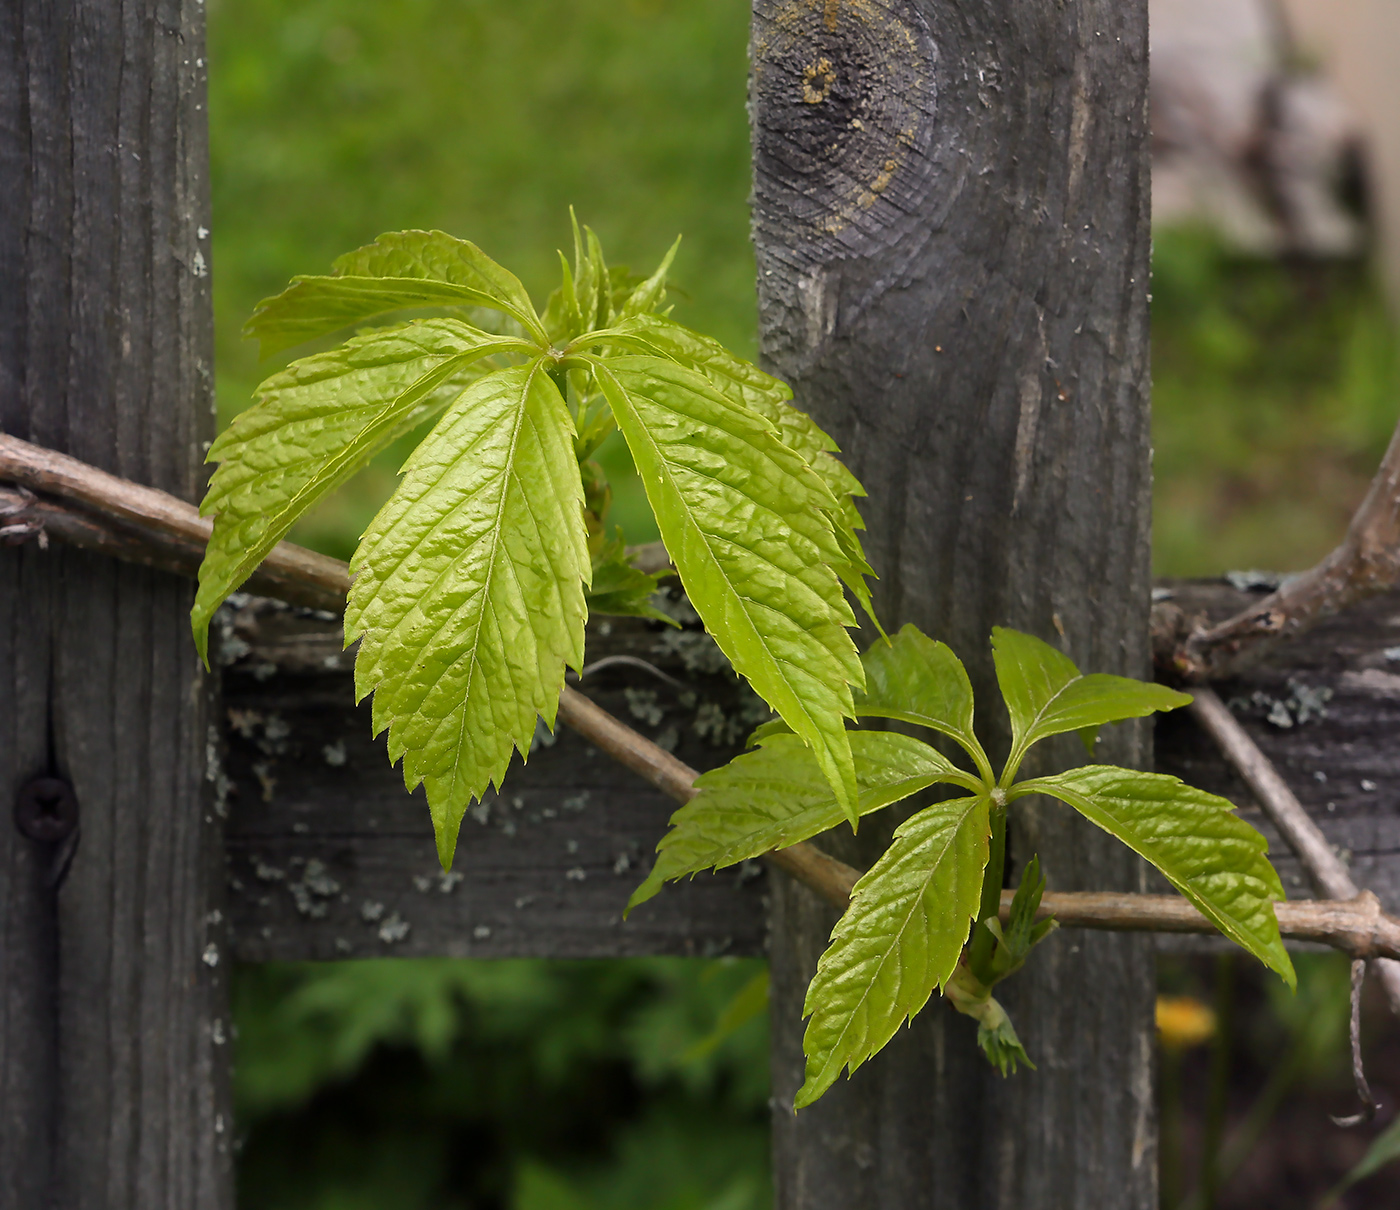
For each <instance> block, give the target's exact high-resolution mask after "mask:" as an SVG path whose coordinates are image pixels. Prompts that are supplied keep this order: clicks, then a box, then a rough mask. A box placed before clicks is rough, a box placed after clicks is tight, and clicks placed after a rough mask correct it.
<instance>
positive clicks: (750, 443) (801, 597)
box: [595, 355, 864, 823]
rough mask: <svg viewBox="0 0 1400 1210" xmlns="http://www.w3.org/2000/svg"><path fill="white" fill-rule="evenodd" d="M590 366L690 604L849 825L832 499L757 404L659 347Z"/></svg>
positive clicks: (850, 785)
mask: <svg viewBox="0 0 1400 1210" xmlns="http://www.w3.org/2000/svg"><path fill="white" fill-rule="evenodd" d="M595 373H596V374H597V377H598V382H599V385H600V387H601V388H602V392H603V395H604V397H605V398H606V399H607V401H608V403H609V404H610V405H611V407H612V410H613V415H614V416H615V417H616V418H617V424H618V428H620V429H621V430H622V434H623V436H624V437H626V439H627V444H628V446H629V447H630V448H631V450H632V458H633V461H634V462H635V463H636V465H637V471H638V473H639V474H640V475H641V477H642V482H643V483H644V484H645V485H646V489H647V498H648V499H649V500H650V501H651V507H652V511H653V512H654V513H655V514H656V522H657V525H658V526H660V529H661V536H662V538H663V540H664V541H665V543H666V550H667V552H668V553H669V554H670V556H671V558H672V559H673V560H674V561H675V564H676V569H677V570H678V571H679V573H680V577H681V583H682V584H683V585H684V586H685V590H686V594H687V596H689V598H690V603H691V604H692V605H693V606H694V607H695V611H696V612H697V613H698V614H699V615H700V617H701V619H702V620H703V621H704V623H705V627H706V629H707V630H709V632H710V634H712V635H713V636H714V639H715V642H716V643H718V644H719V647H720V650H721V651H723V652H724V654H725V655H727V656H728V657H729V660H730V662H731V663H732V664H733V665H734V667H735V668H736V669H737V670H738V671H740V672H741V673H743V675H744V676H745V677H747V678H748V680H749V683H750V684H751V685H752V686H753V687H754V689H755V690H756V691H757V692H758V693H759V694H760V695H761V696H762V697H763V699H764V700H765V701H766V702H767V703H768V704H769V705H770V706H771V707H773V709H774V710H776V711H777V712H778V714H780V715H781V716H782V718H783V719H784V721H785V722H787V723H788V725H789V726H791V727H792V729H793V730H794V731H795V732H796V733H797V734H798V735H800V736H801V737H802V738H803V739H804V740H805V741H806V742H807V743H808V744H810V745H811V746H812V749H813V751H814V752H815V753H816V757H817V763H818V764H819V765H820V766H821V768H822V772H823V773H824V774H825V775H826V777H827V778H828V779H829V780H830V781H831V783H832V785H833V786H834V787H835V789H836V795H837V800H838V801H839V802H840V804H841V807H842V810H843V811H845V813H846V816H847V818H848V819H850V820H851V822H852V823H854V822H855V820H856V818H857V815H856V785H855V768H854V765H853V763H852V758H851V748H850V743H849V741H848V739H847V737H846V728H845V722H844V719H845V717H846V716H849V715H850V714H851V713H852V709H853V708H852V705H851V690H850V685H852V684H855V685H860V684H862V683H863V681H864V676H863V674H862V670H861V664H860V658H859V656H858V655H857V654H856V649H855V644H853V643H852V642H851V638H850V635H848V634H847V633H846V627H847V626H853V625H854V624H855V617H854V615H853V614H852V613H851V610H850V607H849V606H848V605H847V604H846V601H845V598H844V596H843V595H842V592H841V582H840V580H839V579H838V578H837V576H836V574H835V572H834V571H833V570H832V567H831V564H832V563H835V562H840V561H841V559H842V552H841V548H840V546H839V545H838V544H837V542H836V539H835V535H834V534H833V532H832V525H831V520H830V516H829V511H828V510H830V509H832V508H834V507H835V500H834V498H833V497H832V495H831V493H830V492H829V491H828V490H827V489H826V487H825V485H824V484H823V483H822V481H821V479H820V478H818V476H817V475H816V474H815V473H814V472H813V471H812V469H811V467H810V466H809V465H808V463H807V462H806V461H804V460H803V458H802V457H801V455H799V454H797V453H795V452H794V451H792V450H791V449H789V448H788V447H787V446H785V445H784V444H783V443H782V442H781V441H780V440H779V439H778V435H777V433H776V432H775V430H774V428H773V426H772V425H771V424H769V423H768V422H767V421H765V420H764V419H763V417H761V416H759V415H758V413H756V412H754V411H751V410H750V409H748V408H745V407H743V406H742V405H741V404H737V403H735V402H734V401H732V400H731V399H728V398H726V396H724V395H722V394H721V393H720V392H719V391H717V390H715V389H714V387H712V386H711V385H710V383H709V381H708V380H707V379H706V378H704V377H703V376H702V375H701V374H699V373H698V372H697V371H695V370H691V369H688V368H686V367H685V366H682V365H680V364H679V363H677V362H674V361H669V360H665V359H663V358H660V357H647V356H638V355H629V356H622V357H613V358H609V359H607V360H601V359H600V360H599V361H598V362H596V363H595Z"/></svg>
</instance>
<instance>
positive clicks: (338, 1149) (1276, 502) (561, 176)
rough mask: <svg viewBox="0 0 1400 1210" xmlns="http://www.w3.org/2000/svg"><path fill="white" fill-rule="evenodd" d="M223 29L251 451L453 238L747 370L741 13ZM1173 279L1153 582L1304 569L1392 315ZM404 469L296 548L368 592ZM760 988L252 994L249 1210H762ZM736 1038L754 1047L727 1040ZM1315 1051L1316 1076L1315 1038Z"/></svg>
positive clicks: (362, 490) (265, 16)
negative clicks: (574, 213) (318, 333)
mask: <svg viewBox="0 0 1400 1210" xmlns="http://www.w3.org/2000/svg"><path fill="white" fill-rule="evenodd" d="M208 10H209V16H210V23H209V61H210V121H211V140H212V151H213V190H214V230H213V248H214V290H215V313H216V325H217V357H218V363H217V364H218V399H219V408H220V414H221V417H222V418H223V419H224V421H225V422H226V421H227V419H228V418H229V417H230V416H232V415H233V414H234V413H236V412H237V411H239V410H240V409H241V408H243V407H244V406H246V405H247V403H248V401H249V399H250V395H251V392H252V389H253V388H254V386H255V385H256V384H257V382H258V381H260V380H261V379H262V378H263V377H265V376H266V375H267V374H268V373H270V372H271V371H272V370H273V369H275V368H277V367H278V365H279V364H280V363H279V362H277V361H269V362H265V363H262V364H259V362H258V360H257V354H256V350H255V347H254V346H253V344H252V343H251V342H246V341H243V340H242V339H241V338H240V335H239V329H240V327H241V325H242V323H243V321H244V319H246V318H247V316H248V315H249V313H250V312H251V311H252V309H253V307H254V305H255V304H256V302H257V301H258V300H259V299H260V298H262V297H265V296H266V295H269V294H272V293H274V292H276V291H277V290H279V289H281V288H282V286H283V285H285V283H286V281H287V279H288V278H289V277H291V276H292V275H293V274H295V273H299V272H321V271H324V270H325V269H326V268H327V267H328V266H329V264H330V262H331V261H332V260H333V259H334V258H335V257H336V256H337V255H339V254H340V253H341V252H344V251H346V250H348V249H350V248H352V247H355V246H357V245H359V244H362V243H365V242H368V241H369V240H371V239H373V238H374V237H375V236H376V235H378V234H379V233H380V232H382V231H385V230H391V229H396V228H404V227H440V228H442V229H444V230H447V231H450V232H452V233H453V234H456V235H461V236H465V237H467V238H470V239H473V240H475V241H476V242H478V243H479V244H481V245H482V247H483V248H485V249H486V251H487V252H488V253H490V254H492V255H493V256H496V257H497V258H499V259H500V260H502V261H503V262H504V263H506V264H508V265H509V266H510V267H511V268H512V269H515V270H516V271H517V272H518V273H519V274H520V275H521V276H522V278H523V279H524V281H525V283H526V285H527V286H528V287H529V288H530V289H531V290H532V291H533V292H535V293H536V295H537V297H540V298H541V300H542V296H543V294H544V292H545V290H546V289H547V288H548V287H549V285H550V284H552V282H553V280H554V278H555V276H556V274H557V262H556V261H555V260H554V249H555V248H557V247H562V246H566V244H567V236H568V206H569V205H570V204H572V205H574V206H575V207H577V209H578V213H579V215H580V218H581V219H583V220H584V221H586V222H588V223H590V224H591V225H593V226H594V227H595V228H596V229H597V230H598V232H599V235H600V236H601V237H602V240H603V243H604V245H605V246H606V247H607V249H608V251H609V255H610V256H611V257H614V258H616V259H619V260H622V261H628V260H630V261H632V262H633V263H634V264H636V265H642V266H647V265H651V264H652V263H654V262H655V261H656V259H657V258H658V257H659V256H660V255H661V253H662V252H663V251H664V250H665V248H666V247H667V246H668V245H669V243H670V241H671V239H672V238H674V236H675V234H676V233H678V232H680V233H684V236H685V242H684V243H683V245H682V250H681V254H680V257H679V259H678V261H677V264H676V269H675V280H676V282H677V283H678V285H679V287H680V293H679V303H678V306H677V312H676V314H677V318H679V319H681V320H682V321H683V322H686V323H689V324H691V325H692V326H695V327H697V328H700V329H702V330H704V331H707V332H709V333H711V334H713V335H714V336H716V337H718V338H719V339H721V340H722V341H724V342H725V343H726V344H727V345H729V346H730V347H731V348H734V349H736V350H737V351H739V352H741V353H744V354H746V355H750V356H751V355H752V354H753V353H754V351H755V332H754V323H755V310H754V291H753V257H752V253H751V251H750V248H749V245H748V213H747V207H746V204H745V199H746V197H747V194H748V189H749V141H748V129H747V121H746V116H745V111H744V100H745V89H746V61H745V47H746V42H747V36H748V12H749V4H748V2H747V0H685V2H682V0H509V2H507V0H297V2H296V3H293V2H292V0H208ZM1154 266H1155V282H1154V294H1155V301H1154V307H1153V321H1154V338H1153V355H1154V392H1155V421H1154V423H1155V433H1156V445H1157V456H1156V458H1157V460H1156V475H1157V489H1156V490H1157V508H1156V550H1155V559H1156V565H1157V570H1158V572H1159V573H1161V574H1173V575H1197V574H1207V573H1212V572H1217V571H1221V570H1224V569H1226V568H1229V567H1239V566H1260V567H1271V568H1276V569H1280V570H1284V569H1289V568H1293V567H1299V566H1303V565H1306V564H1307V563H1308V562H1310V561H1312V560H1313V559H1315V558H1316V557H1317V556H1318V555H1319V554H1321V553H1322V552H1323V551H1324V550H1326V549H1327V548H1328V547H1329V546H1331V545H1332V544H1333V543H1334V542H1335V541H1336V539H1337V537H1338V536H1339V535H1340V533H1341V531H1342V528H1343V527H1344V525H1345V522H1346V518H1347V515H1348V514H1349V512H1350V510H1351V508H1352V507H1353V506H1354V504H1355V503H1356V501H1357V500H1358V499H1359V498H1360V495H1361V493H1362V492H1363V491H1364V489H1365V486H1366V483H1367V481H1368V480H1369V478H1370V475H1371V473H1372V470H1373V469H1374V466H1375V462H1376V460H1377V459H1378V458H1379V456H1380V453H1381V451H1382V449H1383V447H1384V444H1385V441H1386V439H1387V437H1388V435H1389V433H1390V430H1391V427H1392V426H1393V424H1394V422H1395V417H1396V414H1397V411H1400V365H1397V356H1396V352H1395V346H1394V340H1393V330H1392V328H1391V326H1390V324H1389V322H1388V320H1387V317H1386V314H1385V309H1384V307H1383V305H1382V303H1381V300H1380V297H1379V294H1378V292H1377V291H1376V289H1375V287H1374V285H1373V283H1372V282H1371V280H1370V277H1369V275H1368V274H1367V272H1366V271H1365V270H1364V269H1363V268H1362V267H1360V266H1357V265H1318V264H1311V265H1305V264H1275V263H1265V262H1257V261H1256V262H1249V261H1243V260H1240V259H1239V258H1236V257H1232V256H1231V255H1230V254H1228V253H1227V252H1225V251H1224V250H1223V249H1222V248H1221V247H1220V246H1219V244H1218V243H1217V242H1216V241H1215V240H1213V239H1212V238H1211V237H1209V236H1208V235H1204V234H1202V233H1199V232H1191V231H1182V232H1169V233H1165V234H1159V235H1158V237H1157V242H1156V249H1155V259H1154ZM411 444H412V441H411V439H410V440H409V441H406V442H405V443H403V444H402V446H401V447H400V448H399V449H397V450H394V451H390V452H389V453H388V454H387V455H385V456H383V457H381V458H380V459H379V460H378V461H377V462H376V463H374V464H373V465H371V466H370V467H369V468H367V469H366V471H365V472H363V473H362V474H361V475H360V477H359V478H358V479H357V480H356V481H355V482H354V483H353V484H352V486H351V488H350V489H349V490H347V491H345V492H342V493H341V494H340V496H339V498H338V499H336V500H333V501H331V502H329V503H328V504H327V505H325V506H324V507H322V508H321V509H319V510H318V511H317V512H316V513H315V514H314V515H313V516H311V517H310V518H308V519H307V520H306V521H305V522H304V523H303V524H302V525H301V526H300V527H299V529H298V530H297V532H296V534H295V537H296V539H297V540H298V541H302V542H305V543H308V544H310V545H312V546H315V547H317V548H319V549H322V550H325V551H327V552H328V553H332V554H336V555H339V556H341V557H347V556H348V554H349V553H350V550H351V549H352V548H353V545H354V542H355V540H356V538H357V536H358V534H359V532H360V530H361V529H362V528H363V527H364V525H365V524H366V523H367V522H368V521H369V519H370V518H371V517H372V516H373V514H374V512H375V511H376V510H377V508H378V506H379V504H380V502H381V501H382V500H383V499H384V498H385V497H386V496H387V495H388V493H389V490H390V487H391V484H392V479H393V475H394V472H395V469H396V467H397V465H398V462H399V461H401V459H402V457H403V455H404V453H405V452H406V450H407V449H408V448H409V447H410V446H411ZM603 461H604V463H605V467H606V469H607V472H608V474H609V477H610V478H611V479H612V481H613V486H614V490H615V497H616V504H615V506H614V512H613V515H612V520H614V521H617V522H620V523H621V524H622V525H623V527H624V530H625V532H626V534H627V537H628V539H629V540H630V541H634V542H636V541H646V540H649V539H650V538H652V537H654V536H655V528H654V522H653V521H652V519H651V517H650V513H649V511H648V509H647V507H646V503H645V500H644V498H643V497H642V496H641V493H640V490H639V488H638V485H637V483H636V479H635V475H634V474H632V473H631V471H630V466H629V465H628V462H627V456H626V453H625V450H624V449H623V448H622V447H621V444H620V443H617V442H614V443H612V444H610V445H609V446H608V447H607V448H606V449H605V450H604V452H603ZM1329 969H1330V968H1329ZM758 970H759V968H758V967H757V966H756V964H753V963H723V962H722V963H718V964H716V963H704V962H699V961H693V962H680V961H667V960H648V961H641V960H637V961H627V962H618V963H572V964H547V963H540V962H528V961H516V962H483V963H463V962H449V961H440V962H420V961H406V960H394V961H392V962H372V963H345V964H336V965H327V966H323V967H318V966H312V965H306V966H297V967H263V968H247V969H242V970H239V971H238V972H237V973H236V978H235V995H236V1020H237V1025H238V1029H239V1043H238V1065H237V1073H236V1094H237V1108H238V1122H239V1131H240V1138H241V1140H242V1143H243V1151H242V1157H241V1161H240V1191H241V1204H242V1205H245V1206H256V1207H259V1208H260V1210H264V1208H265V1210H282V1208H283V1207H287V1208H290V1207H293V1206H295V1207H296V1208H297V1210H391V1208H392V1210H418V1208H419V1207H422V1208H424V1210H427V1208H428V1207H432V1208H433V1210H452V1208H454V1207H459V1206H460V1207H466V1206H472V1207H500V1208H501V1210H505V1208H506V1207H510V1208H511V1210H584V1208H586V1210H593V1208H594V1207H609V1208H617V1210H629V1208H632V1207H636V1208H638V1210H643V1208H645V1210H651V1208H656V1210H662V1208H666V1210H682V1208H685V1210H689V1208H692V1207H693V1208H696V1210H700V1208H707V1210H748V1208H749V1207H760V1206H764V1205H767V1204H768V1201H769V1194H768V1191H767V1167H766V1164H767V1158H766V1151H767V1108H766V1097H767V1061H766V1054H767V1043H766V1017H765V1015H764V1014H762V1013H759V1014H758V1015H757V1016H754V1017H747V1018H746V1017H745V1011H746V1010H747V1008H748V1007H751V1005H752V1003H754V1002H758V1001H760V1000H761V997H759V996H758V995H757V993H756V990H755V989H756V987H757V984H756V983H755V977H756V974H757V972H758ZM1333 973H1335V972H1333ZM1318 974H1319V977H1321V972H1320V971H1319V973H1318ZM1324 982H1326V980H1324ZM1333 998H1334V999H1335V997H1333ZM1305 1002H1308V1001H1305V998H1301V997H1300V999H1299V1001H1297V1002H1291V1001H1290V1002H1281V1003H1280V1004H1279V1005H1277V1006H1275V1008H1274V1018H1275V1019H1276V1021H1277V1022H1278V1024H1277V1026H1276V1027H1272V1028H1275V1029H1276V1032H1277V1036H1275V1037H1273V1040H1272V1042H1270V1041H1269V1037H1268V1036H1267V1034H1266V1035H1261V1037H1262V1038H1263V1040H1264V1041H1263V1044H1266V1045H1272V1046H1275V1047H1286V1046H1290V1045H1291V1046H1292V1047H1293V1048H1294V1051H1295V1052H1296V1053H1297V1054H1298V1055H1299V1056H1300V1057H1299V1058H1298V1060H1297V1061H1298V1063H1299V1064H1300V1065H1301V1068H1300V1070H1301V1069H1306V1070H1307V1071H1308V1072H1312V1071H1313V1070H1314V1059H1315V1058H1316V1059H1317V1060H1318V1061H1319V1063H1321V1060H1322V1057H1323V1056H1322V1052H1323V1051H1325V1052H1326V1056H1327V1058H1326V1062H1325V1063H1321V1066H1327V1065H1332V1067H1331V1068H1330V1069H1331V1070H1335V1057H1336V1056H1335V1054H1334V1053H1333V1052H1334V1051H1335V1049H1336V1045H1337V1044H1336V1042H1335V1039H1334V1034H1335V1032H1336V1031H1335V1026H1334V1022H1333V1018H1334V1017H1335V1012H1332V1011H1329V1012H1328V1013H1327V1014H1324V1015H1323V1016H1322V1017H1312V1016H1308V1015H1307V1014H1305V1016H1304V1018H1303V1019H1295V1018H1297V1012H1296V1011H1295V1010H1294V1009H1293V1008H1291V1007H1290V1005H1292V1004H1297V1005H1302V1004H1304V1003H1305ZM726 1010H728V1011H727V1012H726ZM726 1016H727V1017H728V1018H729V1024H730V1025H732V1026H733V1028H732V1029H730V1030H721V1031H720V1032H719V1033H718V1034H717V1033H716V1032H715V1031H716V1027H717V1025H718V1024H719V1023H720V1022H721V1021H724V1020H725V1019H726ZM1323 1020H1325V1021H1326V1023H1327V1024H1326V1028H1322V1027H1321V1025H1319V1026H1318V1028H1320V1029H1321V1030H1322V1033H1321V1034H1320V1035H1319V1039H1321V1037H1322V1035H1325V1040H1320V1041H1319V1042H1318V1045H1317V1046H1314V1045H1313V1043H1312V1042H1311V1041H1309V1040H1308V1039H1309V1038H1310V1037H1311V1034H1310V1033H1309V1032H1308V1031H1309V1029H1310V1028H1311V1025H1310V1023H1312V1024H1317V1023H1318V1022H1321V1021H1323ZM1289 1039H1291V1040H1292V1041H1291V1042H1290V1041H1288V1040H1289ZM1307 1078H1312V1077H1311V1076H1309V1077H1307ZM1333 1078H1335V1077H1333Z"/></svg>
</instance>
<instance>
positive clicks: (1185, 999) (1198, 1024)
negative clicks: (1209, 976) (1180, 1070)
mask: <svg viewBox="0 0 1400 1210" xmlns="http://www.w3.org/2000/svg"><path fill="white" fill-rule="evenodd" d="M1214 1036H1215V1013H1213V1012H1212V1011H1211V1010H1210V1008H1209V1007H1207V1006H1206V1005H1204V1004H1202V1003H1201V1002H1200V1001H1199V1000H1197V999H1196V997H1195V996H1158V997H1157V1037H1158V1038H1159V1039H1160V1040H1161V1043H1162V1045H1163V1046H1164V1047H1166V1048H1167V1049H1168V1050H1189V1049H1190V1048H1191V1047H1193V1046H1199V1045H1200V1044H1201V1043H1202V1042H1207V1041H1209V1040H1210V1039H1211V1038H1213V1037H1214Z"/></svg>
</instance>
